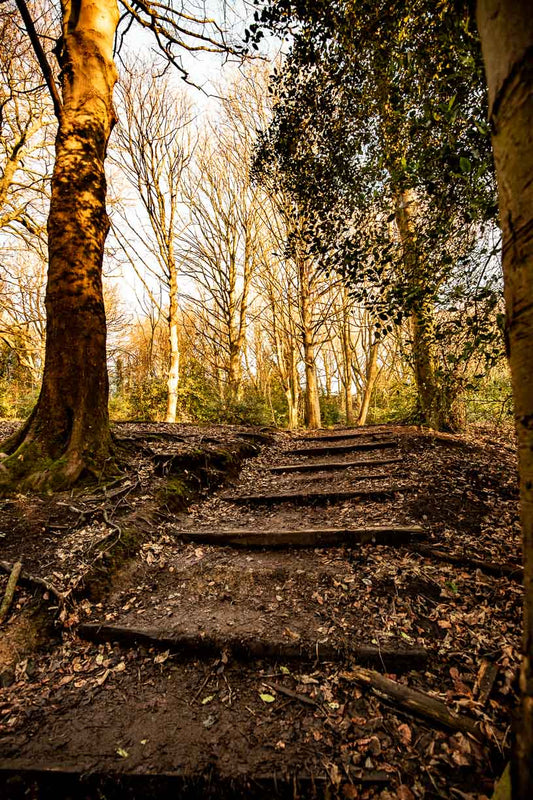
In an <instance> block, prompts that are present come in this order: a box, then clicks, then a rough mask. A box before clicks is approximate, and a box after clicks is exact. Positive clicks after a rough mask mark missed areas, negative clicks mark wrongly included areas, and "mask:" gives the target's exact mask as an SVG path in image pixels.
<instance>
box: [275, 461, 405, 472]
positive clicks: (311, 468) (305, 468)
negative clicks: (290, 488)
mask: <svg viewBox="0 0 533 800" xmlns="http://www.w3.org/2000/svg"><path fill="white" fill-rule="evenodd" d="M401 461H403V458H376V459H373V460H372V461H368V459H366V460H364V461H312V462H309V461H306V462H304V463H303V464H281V465H280V466H277V467H269V468H268V471H269V472H272V473H279V472H315V471H318V470H323V471H325V470H338V469H350V467H384V466H386V465H387V464H399V463H400V462H401Z"/></svg>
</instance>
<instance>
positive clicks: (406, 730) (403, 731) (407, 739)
mask: <svg viewBox="0 0 533 800" xmlns="http://www.w3.org/2000/svg"><path fill="white" fill-rule="evenodd" d="M398 733H399V734H400V739H401V741H402V744H404V745H405V746H406V747H407V745H409V744H411V740H412V738H413V734H412V732H411V728H410V727H409V725H408V724H407V723H406V722H402V724H401V725H398Z"/></svg>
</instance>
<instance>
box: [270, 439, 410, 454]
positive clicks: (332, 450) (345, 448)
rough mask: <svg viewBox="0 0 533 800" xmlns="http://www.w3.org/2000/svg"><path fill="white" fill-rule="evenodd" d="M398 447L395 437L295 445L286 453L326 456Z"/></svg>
mask: <svg viewBox="0 0 533 800" xmlns="http://www.w3.org/2000/svg"><path fill="white" fill-rule="evenodd" d="M390 447H398V442H397V441H396V440H395V439H383V440H379V441H377V442H349V443H348V444H330V445H323V446H318V447H295V448H291V449H290V450H286V451H285V454H286V455H291V456H326V455H335V454H336V453H350V452H351V451H352V450H385V449H386V448H390Z"/></svg>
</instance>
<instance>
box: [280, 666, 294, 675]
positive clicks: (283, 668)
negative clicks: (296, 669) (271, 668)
mask: <svg viewBox="0 0 533 800" xmlns="http://www.w3.org/2000/svg"><path fill="white" fill-rule="evenodd" d="M279 671H280V672H282V673H283V674H284V675H290V674H291V671H290V669H289V668H288V667H280V668H279Z"/></svg>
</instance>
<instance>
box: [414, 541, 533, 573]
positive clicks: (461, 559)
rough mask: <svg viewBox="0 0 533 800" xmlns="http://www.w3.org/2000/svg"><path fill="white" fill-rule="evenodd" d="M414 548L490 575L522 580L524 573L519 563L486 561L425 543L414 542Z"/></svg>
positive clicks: (429, 555)
mask: <svg viewBox="0 0 533 800" xmlns="http://www.w3.org/2000/svg"><path fill="white" fill-rule="evenodd" d="M412 549H413V550H414V551H415V552H417V553H420V555H423V556H427V557H428V558H434V559H435V560H436V561H446V562H447V563H448V564H458V565H459V566H460V567H470V568H472V569H480V570H481V571H482V572H486V573H488V574H489V575H496V576H497V577H499V578H501V577H509V578H513V579H514V580H516V581H520V580H522V578H523V575H524V570H523V567H521V566H520V565H518V564H497V563H496V562H494V561H484V560H482V559H479V558H469V557H468V556H458V555H454V554H453V553H448V552H447V551H446V550H439V549H438V548H436V547H431V546H430V545H425V544H420V545H419V544H413V546H412Z"/></svg>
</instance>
